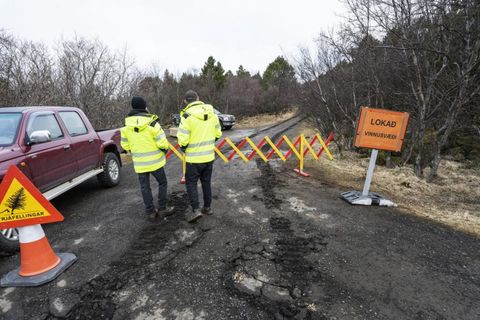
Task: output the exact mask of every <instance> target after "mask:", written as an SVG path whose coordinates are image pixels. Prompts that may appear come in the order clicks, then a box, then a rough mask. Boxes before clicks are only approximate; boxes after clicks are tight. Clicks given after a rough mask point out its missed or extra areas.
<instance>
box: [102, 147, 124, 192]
mask: <svg viewBox="0 0 480 320" xmlns="http://www.w3.org/2000/svg"><path fill="white" fill-rule="evenodd" d="M102 167H103V172H102V173H99V174H98V175H97V179H98V182H99V183H100V185H101V186H103V187H114V186H116V185H117V184H119V183H120V161H119V160H118V157H117V155H116V154H115V153H111V152H107V153H105V155H104V157H103V163H102Z"/></svg>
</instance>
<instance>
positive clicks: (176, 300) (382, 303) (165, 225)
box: [0, 121, 480, 320]
mask: <svg viewBox="0 0 480 320" xmlns="http://www.w3.org/2000/svg"><path fill="white" fill-rule="evenodd" d="M294 123H295V121H290V122H287V123H284V124H283V125H281V126H280V128H274V129H271V130H266V131H265V132H262V134H269V135H270V136H272V135H275V134H276V133H278V131H279V130H280V131H283V130H285V129H287V133H288V135H289V136H294V135H295V134H296V128H295V127H292V128H289V127H291V126H292V125H293V124H294ZM252 133H254V131H253V130H239V131H232V132H230V133H229V135H231V136H232V139H234V140H238V139H239V138H240V137H242V136H243V135H245V134H249V135H250V134H252ZM262 134H259V135H258V136H257V137H256V139H257V140H258V137H260V136H261V135H262ZM254 140H255V138H254ZM290 167H291V164H287V165H285V164H283V163H281V162H280V161H273V162H271V163H270V164H264V163H263V162H262V161H251V162H249V163H246V164H245V163H243V161H241V159H235V160H234V161H233V162H231V163H229V164H224V163H222V162H221V160H219V161H217V162H216V163H215V167H214V176H213V191H214V203H213V208H214V210H215V213H214V215H213V216H206V217H204V218H202V219H201V220H199V221H198V222H197V223H195V224H193V225H192V224H188V223H187V222H186V221H185V213H186V212H187V210H189V208H188V201H187V197H186V193H185V191H184V186H183V185H180V184H179V179H180V163H179V161H177V160H174V161H170V162H169V163H168V164H167V169H166V171H167V176H168V180H169V201H170V203H171V204H173V205H175V206H176V208H177V209H176V213H175V215H173V216H171V217H168V218H166V219H164V220H162V221H158V222H155V223H150V222H148V221H146V220H145V219H144V218H143V216H142V213H143V203H142V200H141V197H140V192H139V187H138V181H137V177H136V175H135V174H134V172H133V168H132V166H131V165H127V166H126V167H124V170H123V172H122V182H121V184H120V185H119V186H117V187H115V188H111V189H102V188H101V187H99V186H98V185H97V183H96V181H95V180H94V179H93V180H90V181H87V182H85V183H84V184H82V185H80V186H79V187H77V188H75V189H74V190H71V191H70V192H68V193H66V194H64V195H62V196H61V197H59V198H57V199H55V200H54V201H53V204H54V205H55V206H56V207H57V208H58V209H59V210H60V212H62V213H63V215H64V216H65V221H64V222H62V223H57V224H51V225H45V226H44V229H45V232H46V234H47V236H48V238H49V240H50V242H51V243H52V245H53V246H54V248H55V250H57V251H60V252H73V253H75V254H76V255H77V257H78V261H77V262H76V263H75V264H74V265H73V266H72V267H71V268H70V269H68V270H67V271H66V272H65V273H63V274H62V275H61V276H60V277H59V278H57V279H56V280H55V281H53V282H51V283H49V284H46V285H44V286H41V287H38V288H15V289H13V288H6V289H1V290H0V312H1V313H0V317H1V318H2V319H57V318H62V317H66V318H67V319H182V320H187V319H203V320H207V319H480V253H479V252H480V242H479V240H478V239H474V238H471V237H469V236H466V235H464V234H461V233H458V232H455V231H452V230H449V229H446V228H444V227H442V226H439V225H436V224H432V223H430V222H426V221H424V220H420V219H416V218H414V217H412V216H408V215H404V214H402V213H400V212H398V211H396V210H395V209H392V208H381V207H353V206H350V205H348V204H347V203H345V202H343V201H342V200H340V199H339V193H340V192H342V191H345V190H338V189H337V188H336V187H335V186H333V185H326V184H324V183H322V181H319V180H317V179H315V177H311V178H300V177H298V176H296V175H295V174H294V173H293V172H291V168H290ZM154 190H156V188H155V189H154ZM18 264H19V257H18V255H16V256H12V257H6V258H1V260H0V273H1V274H5V273H7V272H8V271H10V270H12V269H14V268H15V267H17V266H18Z"/></svg>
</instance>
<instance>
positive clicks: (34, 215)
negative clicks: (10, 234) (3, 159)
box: [0, 166, 63, 229]
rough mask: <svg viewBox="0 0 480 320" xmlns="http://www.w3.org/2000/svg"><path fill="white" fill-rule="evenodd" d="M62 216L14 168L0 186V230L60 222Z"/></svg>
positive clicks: (8, 172) (10, 169) (13, 167)
mask: <svg viewBox="0 0 480 320" xmlns="http://www.w3.org/2000/svg"><path fill="white" fill-rule="evenodd" d="M62 220H63V216H62V215H61V214H60V212H58V210H57V209H55V207H54V206H52V204H51V203H50V202H49V201H48V200H47V199H45V197H44V196H43V195H42V193H41V192H40V191H39V190H38V189H37V188H36V187H35V186H34V185H33V184H32V182H30V180H28V178H27V177H26V176H25V175H24V174H23V173H22V172H21V171H20V170H19V169H18V168H17V167H15V166H10V168H9V169H8V171H7V174H6V175H5V178H4V179H3V181H2V183H1V184H0V229H6V228H15V227H22V226H27V225H32V224H42V223H49V222H56V221H62Z"/></svg>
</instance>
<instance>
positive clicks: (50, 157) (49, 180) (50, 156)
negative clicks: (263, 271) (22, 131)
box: [25, 111, 77, 191]
mask: <svg viewBox="0 0 480 320" xmlns="http://www.w3.org/2000/svg"><path fill="white" fill-rule="evenodd" d="M26 128H27V129H26V137H27V139H26V141H27V142H28V140H29V139H28V137H31V136H32V133H33V132H38V131H41V130H48V132H49V133H50V138H49V139H48V140H47V141H45V142H41V143H35V144H32V145H27V146H26V152H25V155H26V160H25V161H26V162H27V165H28V167H29V168H30V172H31V174H32V179H33V182H34V184H35V185H36V186H37V187H38V188H39V189H40V190H41V191H45V190H48V189H51V188H52V187H55V186H57V185H59V184H62V183H64V182H66V181H68V180H71V179H72V178H74V177H75V175H76V174H77V162H76V161H75V156H74V154H73V151H72V146H71V141H70V138H69V137H68V136H66V135H65V134H64V132H63V131H62V129H61V128H60V125H59V123H58V119H57V117H56V116H55V113H54V112H53V111H40V112H34V113H32V114H31V115H30V117H29V118H28V122H27V127H26Z"/></svg>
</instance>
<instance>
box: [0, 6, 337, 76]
mask: <svg viewBox="0 0 480 320" xmlns="http://www.w3.org/2000/svg"><path fill="white" fill-rule="evenodd" d="M0 4H1V7H0V8H1V10H0V29H4V30H5V31H6V32H7V33H9V34H13V35H14V36H16V37H18V38H20V39H24V40H34V41H40V42H43V43H46V44H48V45H49V46H50V47H53V46H54V45H55V43H56V42H58V41H59V40H60V39H62V37H63V38H64V39H70V38H72V37H73V36H74V35H75V34H77V35H79V36H84V37H88V38H97V39H98V40H100V41H101V42H103V43H105V44H107V45H108V46H109V47H110V48H112V49H122V48H124V47H127V50H128V52H129V54H130V55H131V56H132V57H133V58H134V59H135V61H136V63H137V65H139V66H140V67H142V68H148V67H151V66H153V65H156V66H158V67H160V68H162V69H164V68H168V69H169V70H171V71H172V72H174V73H178V72H183V71H188V70H191V69H200V68H201V67H202V66H203V64H204V62H205V61H206V59H207V57H208V56H210V55H212V56H214V58H215V59H217V60H219V61H220V62H221V63H222V65H223V66H224V68H225V69H226V70H228V69H231V70H232V71H235V70H237V68H238V66H239V65H240V64H242V65H243V66H244V67H245V68H246V69H247V70H250V71H252V72H255V71H261V72H263V71H264V69H265V68H266V66H267V65H268V64H269V63H270V62H272V61H273V60H274V59H275V58H276V57H277V56H278V55H282V54H286V55H291V54H294V53H295V52H296V51H297V48H298V46H299V45H307V46H312V45H313V39H314V38H315V37H316V36H317V35H318V33H319V32H320V31H321V30H328V29H330V28H332V27H334V26H335V25H336V24H337V23H338V21H339V20H340V18H339V15H340V14H341V13H342V12H343V7H342V5H341V4H340V2H339V0H296V1H287V0H277V1H275V0H256V1H255V0H244V1H229V0H223V1H222V0H203V1H200V0H199V1H194V0H176V1H175V0H170V1H160V0H156V1H155V0H141V1H127V0H77V1H72V0H55V1H54V0H0Z"/></svg>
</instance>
